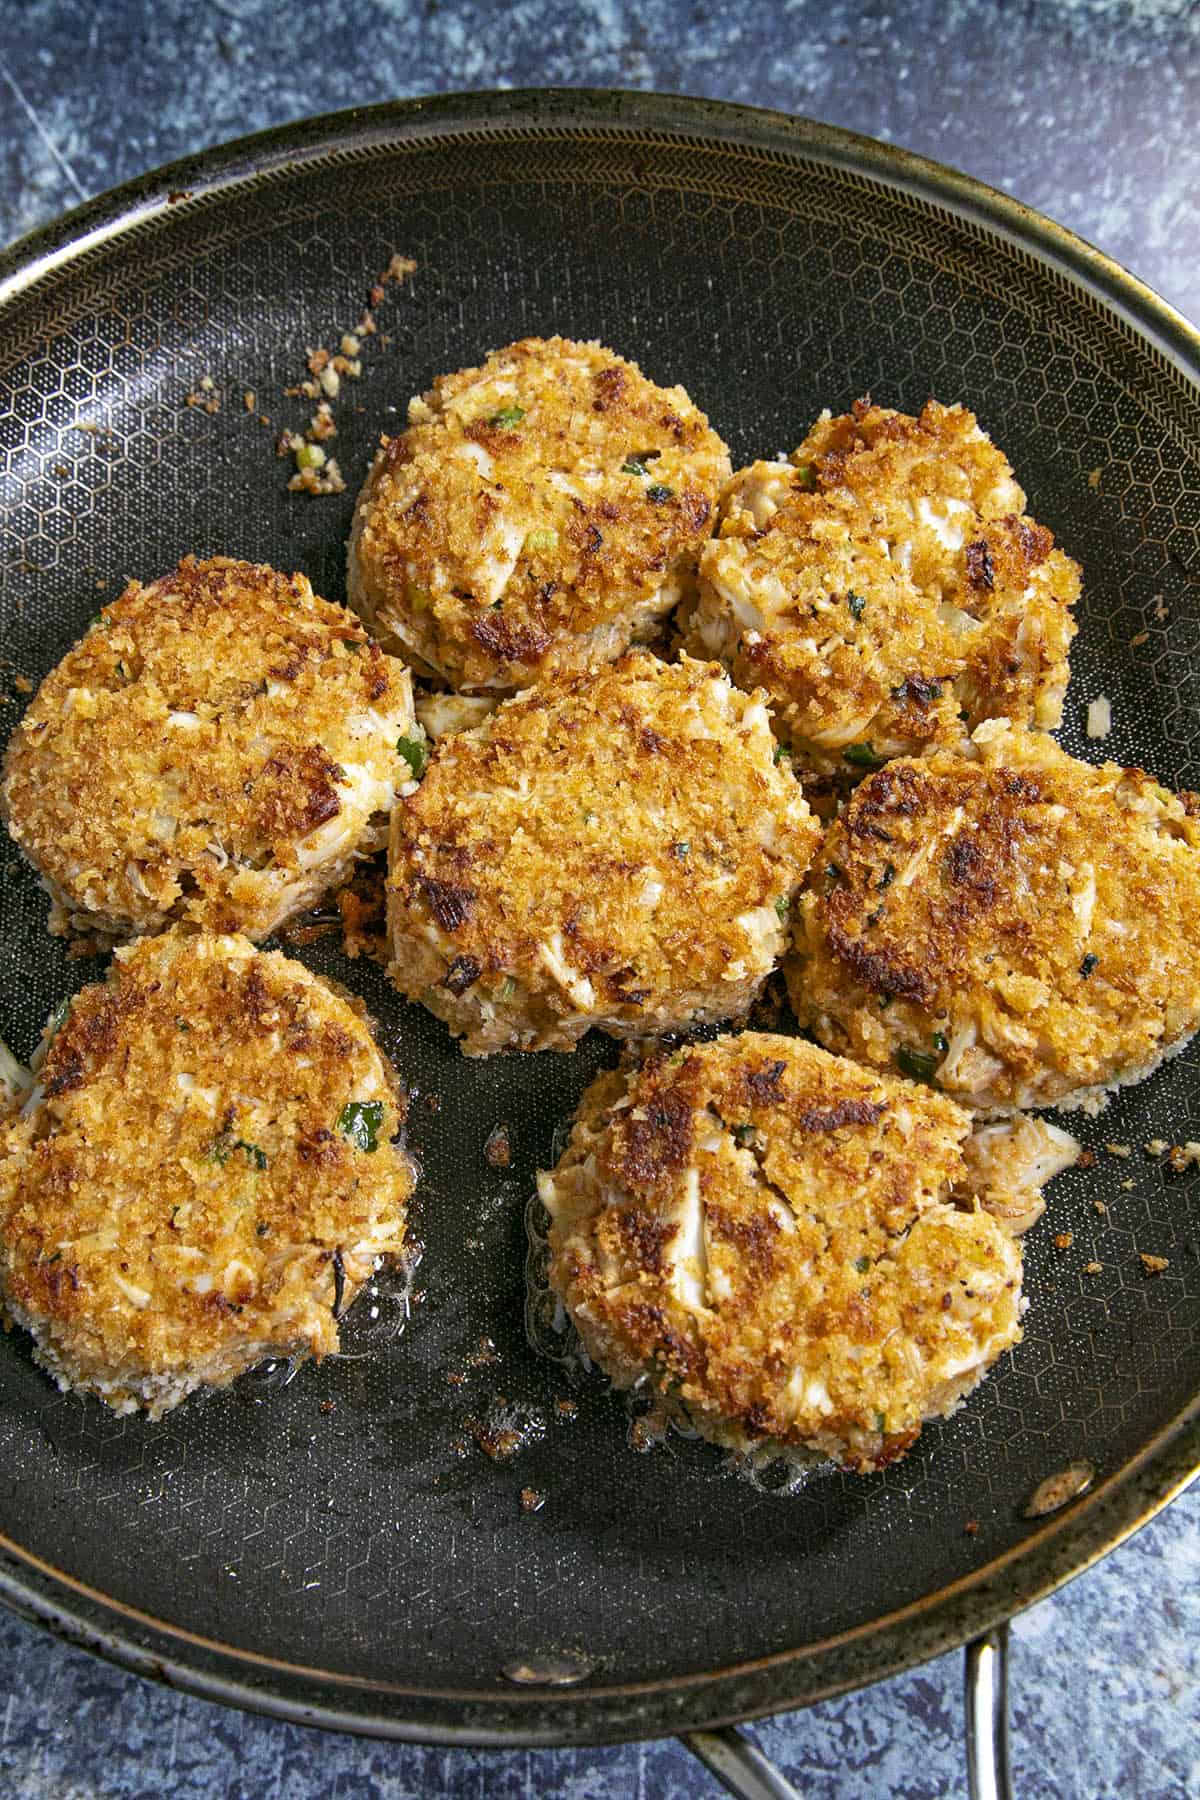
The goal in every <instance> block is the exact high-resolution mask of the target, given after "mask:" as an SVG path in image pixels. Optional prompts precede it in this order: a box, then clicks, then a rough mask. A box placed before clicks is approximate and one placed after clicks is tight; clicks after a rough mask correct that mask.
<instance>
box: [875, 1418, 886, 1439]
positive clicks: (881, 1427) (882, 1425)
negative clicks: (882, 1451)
mask: <svg viewBox="0 0 1200 1800" xmlns="http://www.w3.org/2000/svg"><path fill="white" fill-rule="evenodd" d="M875 1429H876V1431H878V1432H879V1433H880V1435H881V1436H882V1434H883V1433H884V1432H885V1431H886V1430H887V1414H886V1413H878V1412H877V1413H876V1414H875Z"/></svg>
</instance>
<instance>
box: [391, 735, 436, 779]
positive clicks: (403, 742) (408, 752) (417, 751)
mask: <svg viewBox="0 0 1200 1800" xmlns="http://www.w3.org/2000/svg"><path fill="white" fill-rule="evenodd" d="M396 754H397V756H402V757H403V758H404V760H405V762H406V763H407V764H408V766H409V768H410V769H411V770H412V775H413V780H414V781H420V779H421V777H422V775H423V774H424V773H425V765H426V763H427V762H428V761H429V749H428V747H427V745H426V743H425V741H424V739H423V738H414V737H399V738H397V739H396Z"/></svg>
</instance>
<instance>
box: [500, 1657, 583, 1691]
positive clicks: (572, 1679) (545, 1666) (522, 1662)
mask: <svg viewBox="0 0 1200 1800" xmlns="http://www.w3.org/2000/svg"><path fill="white" fill-rule="evenodd" d="M591 1672H592V1664H591V1662H590V1660H589V1659H588V1658H587V1657H586V1656H581V1655H579V1653H578V1652H577V1651H574V1650H566V1651H559V1652H558V1653H557V1654H555V1655H553V1656H524V1657H520V1658H519V1659H518V1660H517V1661H515V1662H510V1663H505V1665H504V1667H503V1668H502V1669H501V1671H500V1673H501V1674H502V1675H503V1677H504V1679H505V1681H515V1682H516V1683H517V1685H518V1686H519V1687H574V1685H575V1683H576V1682H577V1681H585V1680H586V1679H587V1677H588V1676H589V1675H590V1674H591Z"/></svg>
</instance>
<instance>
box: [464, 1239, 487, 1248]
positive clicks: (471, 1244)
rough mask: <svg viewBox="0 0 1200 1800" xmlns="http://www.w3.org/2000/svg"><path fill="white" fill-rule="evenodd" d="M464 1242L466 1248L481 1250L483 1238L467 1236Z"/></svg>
mask: <svg viewBox="0 0 1200 1800" xmlns="http://www.w3.org/2000/svg"><path fill="white" fill-rule="evenodd" d="M465 1242H466V1246H467V1249H468V1250H482V1249H483V1239H482V1238H477V1237H469V1238H467V1239H466V1240H465Z"/></svg>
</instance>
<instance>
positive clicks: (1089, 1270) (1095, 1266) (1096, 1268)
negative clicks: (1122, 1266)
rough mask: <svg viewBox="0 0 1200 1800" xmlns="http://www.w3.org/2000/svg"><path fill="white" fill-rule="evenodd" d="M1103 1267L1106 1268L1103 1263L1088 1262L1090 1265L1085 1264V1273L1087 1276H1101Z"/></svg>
mask: <svg viewBox="0 0 1200 1800" xmlns="http://www.w3.org/2000/svg"><path fill="white" fill-rule="evenodd" d="M1103 1267H1104V1264H1103V1263H1098V1262H1088V1263H1084V1265H1083V1272H1084V1274H1085V1275H1099V1273H1100V1271H1101V1269H1102V1268H1103Z"/></svg>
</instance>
